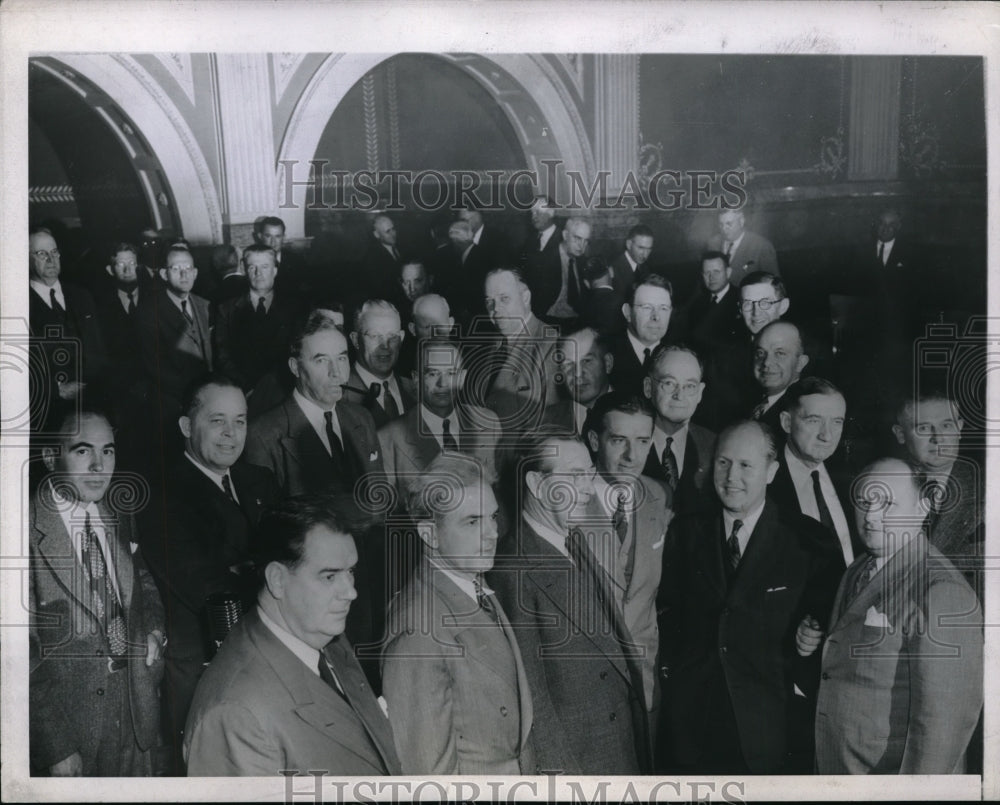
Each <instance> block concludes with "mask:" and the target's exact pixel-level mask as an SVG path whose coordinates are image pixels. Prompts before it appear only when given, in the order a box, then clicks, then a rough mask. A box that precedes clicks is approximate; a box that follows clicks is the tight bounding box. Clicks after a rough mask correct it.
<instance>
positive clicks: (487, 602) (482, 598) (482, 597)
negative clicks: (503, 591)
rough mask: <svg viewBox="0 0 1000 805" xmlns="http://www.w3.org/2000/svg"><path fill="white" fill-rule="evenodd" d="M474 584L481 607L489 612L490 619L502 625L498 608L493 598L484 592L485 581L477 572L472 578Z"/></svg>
mask: <svg viewBox="0 0 1000 805" xmlns="http://www.w3.org/2000/svg"><path fill="white" fill-rule="evenodd" d="M472 584H473V586H474V587H475V588H476V601H478V602H479V608H480V609H481V610H482V611H483V612H485V613H486V614H487V616H488V617H489V619H490V620H491V621H493V622H494V623H496V624H497V625H498V626H499V625H500V616H499V615H498V614H497V609H496V607H495V606H493V601H492V599H491V598H490V597H489V596H488V595H487V594H486V593H485V592H483V582H482V578H481V577H480V576H479V575H478V574H477V575H476V576H475V577H473V579H472Z"/></svg>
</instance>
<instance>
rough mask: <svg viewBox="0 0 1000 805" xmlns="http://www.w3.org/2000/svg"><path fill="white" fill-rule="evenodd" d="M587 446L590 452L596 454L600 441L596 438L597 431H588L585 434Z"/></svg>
mask: <svg viewBox="0 0 1000 805" xmlns="http://www.w3.org/2000/svg"><path fill="white" fill-rule="evenodd" d="M586 437H587V446H588V447H589V448H590V452H591V453H594V454H596V453H597V450H598V448H600V446H601V442H600V439H598V438H597V431H594V430H588V431H587V433H586Z"/></svg>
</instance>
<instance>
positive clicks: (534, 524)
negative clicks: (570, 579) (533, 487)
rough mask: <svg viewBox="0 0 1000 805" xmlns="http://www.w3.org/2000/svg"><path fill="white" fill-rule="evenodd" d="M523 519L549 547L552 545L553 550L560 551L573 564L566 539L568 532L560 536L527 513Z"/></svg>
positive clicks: (523, 514)
mask: <svg viewBox="0 0 1000 805" xmlns="http://www.w3.org/2000/svg"><path fill="white" fill-rule="evenodd" d="M521 517H522V518H524V522H525V523H526V524H527V525H528V526H530V527H531V528H532V530H533V531H534V532H535V533H536V534H538V536H540V537H541V538H542V539H543V540H545V541H546V542H547V543H549V545H551V546H552V547H553V548H555V549H556V550H557V551H559V553H561V554H562V555H563V556H565V557H566V558H567V559H569V560H570V561H571V562H572V561H573V558H572V557H571V556H570V555H569V550H568V549H567V548H566V537H567V536H568V535H569V532H568V531H567V533H566V534H560V533H559V532H558V531H556V530H555V529H554V528H552V527H550V526H547V525H542V524H541V523H540V522H538V520H536V519H535V518H534V517H532V516H531V515H530V514H528V513H527V512H524V513H522V515H521ZM574 564H575V562H574Z"/></svg>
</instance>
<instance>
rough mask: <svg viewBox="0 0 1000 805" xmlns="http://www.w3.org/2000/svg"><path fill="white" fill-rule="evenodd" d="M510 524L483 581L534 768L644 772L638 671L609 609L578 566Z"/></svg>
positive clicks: (569, 771) (539, 770) (643, 720)
mask: <svg viewBox="0 0 1000 805" xmlns="http://www.w3.org/2000/svg"><path fill="white" fill-rule="evenodd" d="M519 525H520V530H519V540H518V544H517V545H513V546H505V550H509V551H510V552H509V553H507V554H506V555H504V556H498V558H497V563H496V564H495V565H494V569H493V571H492V572H491V573H490V574H489V580H490V586H492V587H493V589H494V590H496V593H497V597H498V598H499V599H500V601H501V603H502V604H503V607H504V610H505V611H506V612H507V615H508V617H509V618H510V621H511V624H512V626H513V628H514V634H515V635H516V636H517V642H518V644H519V645H520V647H521V657H522V658H523V660H524V665H525V671H526V673H527V676H528V684H529V686H530V688H531V696H532V703H533V708H534V726H533V734H534V745H535V753H536V754H535V758H536V763H535V765H536V773H542V772H546V773H557V772H563V773H565V774H600V775H605V774H640V773H642V772H644V771H646V770H648V768H649V750H648V741H649V739H648V734H647V724H646V705H645V701H644V697H643V692H642V679H641V672H640V670H639V668H638V665H637V663H636V662H635V658H634V657H629V656H627V655H626V654H625V653H624V652H623V649H622V644H621V643H620V642H619V638H618V637H617V636H616V635H622V634H625V632H624V631H623V630H624V624H622V623H621V616H620V615H619V614H618V611H617V608H616V607H602V606H601V605H600V603H599V599H598V598H597V597H596V591H595V581H594V580H592V578H591V577H590V576H589V574H588V573H589V572H588V570H587V569H586V568H582V567H578V566H576V565H574V564H573V563H572V562H571V561H570V560H569V559H568V558H567V557H565V556H563V554H561V553H559V552H558V551H556V550H555V548H553V547H552V546H551V545H550V544H549V543H547V542H546V541H545V540H543V539H542V538H541V537H539V536H538V535H537V534H536V533H535V532H534V531H533V530H532V529H531V528H530V527H529V526H528V525H527V524H525V523H523V522H522V523H520V524H519ZM588 619H589V622H588ZM594 619H596V620H594ZM625 636H626V637H627V634H626V635H625Z"/></svg>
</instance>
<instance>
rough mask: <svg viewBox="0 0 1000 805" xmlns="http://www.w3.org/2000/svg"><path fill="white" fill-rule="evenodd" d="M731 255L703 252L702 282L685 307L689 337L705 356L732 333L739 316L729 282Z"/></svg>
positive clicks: (711, 353) (692, 343)
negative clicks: (729, 256) (728, 256)
mask: <svg viewBox="0 0 1000 805" xmlns="http://www.w3.org/2000/svg"><path fill="white" fill-rule="evenodd" d="M731 273H732V270H731V269H730V268H729V258H727V257H726V255H724V254H723V253H722V252H717V251H707V252H705V253H704V254H702V256H701V286H700V287H699V289H698V292H697V293H696V294H695V295H694V297H692V299H691V301H690V302H689V303H688V304H687V306H686V307H685V308H684V313H685V319H686V321H687V323H688V328H689V329H688V336H687V337H688V340H689V341H690V343H691V345H692V346H694V348H695V349H697V350H698V351H699V353H703V354H705V355H706V356H711V355H713V354H714V351H715V350H716V349H719V348H720V347H721V345H722V344H723V343H724V342H725V341H727V340H728V339H730V338H731V337H732V333H733V329H734V327H735V326H736V322H737V318H738V316H739V314H738V312H737V302H738V300H737V298H736V297H737V296H738V294H737V293H736V289H735V288H733V287H732V285H730V284H729V276H730V274H731Z"/></svg>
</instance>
